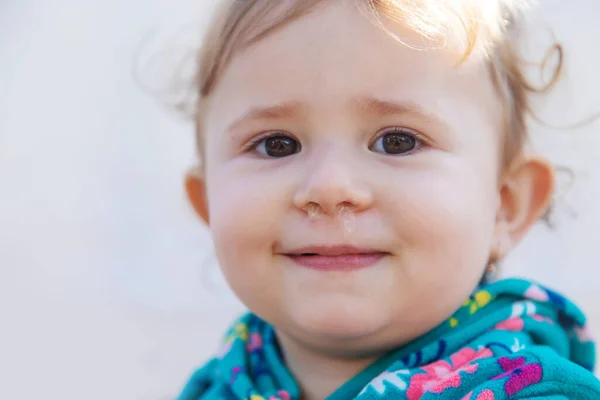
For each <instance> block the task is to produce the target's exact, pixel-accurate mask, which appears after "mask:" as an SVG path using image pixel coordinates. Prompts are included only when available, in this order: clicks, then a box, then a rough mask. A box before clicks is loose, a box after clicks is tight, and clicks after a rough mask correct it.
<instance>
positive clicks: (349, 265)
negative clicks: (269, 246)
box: [285, 246, 389, 271]
mask: <svg viewBox="0 0 600 400" xmlns="http://www.w3.org/2000/svg"><path fill="white" fill-rule="evenodd" d="M387 255H389V253H387V252H384V251H381V250H374V249H361V248H357V247H353V246H313V247H305V248H301V249H298V250H294V251H292V252H289V253H286V254H285V256H287V257H288V258H290V259H291V260H292V261H294V263H295V264H297V265H298V266H301V267H305V268H310V269H314V270H319V271H353V270H357V269H362V268H367V267H371V266H373V265H375V264H376V263H377V262H378V261H380V260H381V259H382V258H384V257H385V256H387Z"/></svg>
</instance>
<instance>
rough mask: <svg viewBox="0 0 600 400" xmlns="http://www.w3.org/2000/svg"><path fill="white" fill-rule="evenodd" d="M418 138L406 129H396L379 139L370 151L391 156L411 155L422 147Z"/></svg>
mask: <svg viewBox="0 0 600 400" xmlns="http://www.w3.org/2000/svg"><path fill="white" fill-rule="evenodd" d="M417 136H418V135H417V134H416V133H412V132H411V131H408V130H405V129H395V130H392V131H391V132H390V131H388V133H386V134H384V135H382V136H380V137H378V138H377V140H375V142H374V143H373V144H372V145H371V147H369V149H370V150H372V151H376V152H378V153H384V154H391V155H402V154H410V153H412V152H414V151H415V150H418V149H419V147H420V146H421V140H419V139H418V137H417Z"/></svg>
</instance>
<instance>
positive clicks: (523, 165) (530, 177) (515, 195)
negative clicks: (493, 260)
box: [501, 157, 555, 244]
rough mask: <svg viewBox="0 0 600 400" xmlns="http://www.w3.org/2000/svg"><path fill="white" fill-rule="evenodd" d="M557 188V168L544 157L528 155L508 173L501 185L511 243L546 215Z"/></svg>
mask: <svg viewBox="0 0 600 400" xmlns="http://www.w3.org/2000/svg"><path fill="white" fill-rule="evenodd" d="M554 188H555V171H554V167H553V166H552V164H550V163H549V162H548V161H546V160H544V159H541V158H534V157H531V158H526V159H524V160H522V161H520V162H519V164H518V165H517V166H515V167H514V168H513V169H511V171H510V173H509V174H507V176H506V177H505V181H504V183H503V186H502V188H501V197H502V199H501V200H502V206H501V208H502V209H501V213H502V215H503V219H504V223H506V224H507V225H506V230H507V234H508V236H509V237H510V242H511V243H512V244H516V243H518V242H519V241H520V240H521V239H522V238H523V236H525V234H526V233H527V232H528V231H529V230H530V229H531V227H532V226H533V225H534V223H535V222H537V221H538V220H539V219H540V218H541V217H542V216H543V215H544V214H545V212H546V210H547V209H548V207H549V205H550V202H551V200H552V196H553V194H554Z"/></svg>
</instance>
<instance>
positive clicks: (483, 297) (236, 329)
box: [179, 279, 600, 400]
mask: <svg viewBox="0 0 600 400" xmlns="http://www.w3.org/2000/svg"><path fill="white" fill-rule="evenodd" d="M594 362H595V345H594V343H593V342H592V340H591V338H590V336H589V334H588V331H587V329H586V326H585V317H584V315H583V314H582V312H581V311H580V310H579V309H578V308H577V307H575V306H574V305H573V304H572V303H570V302H569V301H568V300H566V299H565V298H564V297H562V296H560V295H558V294H557V293H555V292H553V291H552V290H549V289H546V288H543V287H542V286H540V285H538V284H535V283H531V282H528V281H525V280H520V279H506V280H501V281H498V282H494V283H490V284H486V285H482V286H481V287H479V288H478V289H477V291H476V292H475V293H473V295H472V296H471V297H470V298H469V299H468V300H467V301H466V302H465V303H464V304H463V305H462V307H461V308H460V309H459V310H458V311H457V312H456V313H455V314H454V315H453V316H452V317H451V318H449V319H448V320H446V321H445V322H444V323H442V324H441V325H439V326H438V327H437V328H435V329H433V330H432V331H430V332H429V333H427V334H425V335H423V336H421V337H420V338H418V339H416V340H414V341H413V342H411V343H409V344H407V345H405V346H403V347H402V348H400V349H397V350H395V351H392V352H390V353H389V354H388V355H386V356H384V357H383V358H381V359H380V360H378V361H376V362H375V363H374V364H372V365H371V366H369V367H368V368H366V369H365V370H364V371H363V372H361V373H359V374H358V375H357V376H355V377H354V378H352V379H351V380H350V381H348V382H346V384H344V385H343V386H342V387H341V388H339V389H338V390H337V391H336V392H335V393H333V394H331V395H330V396H329V397H328V398H327V400H351V399H355V400H379V399H409V400H413V399H457V400H500V399H532V400H533V399H536V400H541V399H553V400H566V399H590V400H598V399H600V381H598V380H597V379H596V378H595V377H594V375H593V374H592V373H591V371H593V368H594ZM217 399H219V400H242V399H248V400H298V399H300V391H299V388H298V385H297V384H296V381H295V380H294V378H293V376H292V375H291V373H290V371H289V370H288V369H287V368H286V366H285V362H284V360H283V358H282V355H281V352H280V350H279V347H278V344H277V340H276V337H275V333H274V330H273V328H272V327H271V326H270V325H268V324H267V323H266V322H264V321H262V320H261V319H259V318H258V317H256V316H254V315H252V314H248V315H246V316H244V317H242V318H241V319H240V320H239V321H238V322H237V323H236V324H234V325H233V327H232V328H231V329H230V331H229V332H228V334H227V337H226V340H225V344H224V348H223V349H222V351H221V352H220V354H219V356H218V357H216V358H214V359H213V360H211V361H210V362H209V363H208V364H206V365H205V366H204V367H203V368H201V369H200V370H198V371H197V372H196V373H195V374H194V375H193V376H192V378H191V379H190V381H189V383H188V384H187V385H186V387H185V389H184V390H183V392H182V394H181V395H180V397H179V400H217Z"/></svg>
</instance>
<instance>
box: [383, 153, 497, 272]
mask: <svg viewBox="0 0 600 400" xmlns="http://www.w3.org/2000/svg"><path fill="white" fill-rule="evenodd" d="M439 165H440V166H441V167H438V166H436V167H434V168H424V169H414V170H413V172H411V173H407V174H406V175H405V176H403V177H401V178H398V179H399V180H401V181H402V182H401V183H400V182H398V183H396V184H395V185H394V186H395V187H397V188H402V189H401V190H397V193H396V196H394V199H395V200H396V201H394V202H390V205H389V207H390V208H392V207H396V210H397V211H396V212H395V213H389V214H390V215H393V216H394V218H393V221H394V225H395V231H396V232H397V234H398V235H399V236H400V237H401V240H402V241H403V242H404V243H405V245H406V246H407V248H409V249H411V250H412V252H411V253H412V254H415V255H418V257H420V258H422V259H421V261H423V262H426V263H427V264H428V265H430V266H432V267H433V266H435V268H436V271H437V272H438V273H451V272H452V271H457V269H458V270H460V269H469V270H470V269H473V270H476V271H478V272H477V273H479V272H482V271H483V268H484V264H485V261H486V260H487V256H488V255H489V247H490V240H491V236H492V231H493V228H494V221H495V199H496V196H497V193H496V189H495V185H494V178H493V171H489V172H484V171H483V170H482V169H480V168H476V167H474V164H472V163H467V162H465V161H464V160H461V161H456V162H449V163H443V164H439ZM488 175H489V176H488ZM399 204H401V206H400V207H399V206H398V205H399ZM419 264H420V265H421V266H422V265H423V263H421V262H419V263H414V264H413V263H408V265H415V268H418V265H419Z"/></svg>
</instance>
